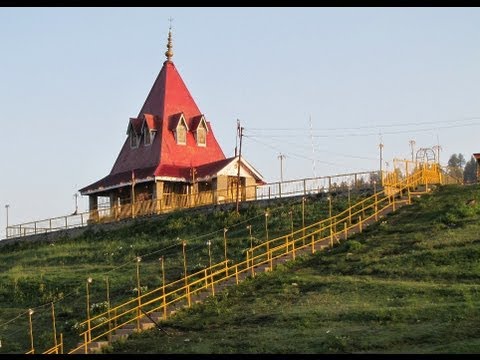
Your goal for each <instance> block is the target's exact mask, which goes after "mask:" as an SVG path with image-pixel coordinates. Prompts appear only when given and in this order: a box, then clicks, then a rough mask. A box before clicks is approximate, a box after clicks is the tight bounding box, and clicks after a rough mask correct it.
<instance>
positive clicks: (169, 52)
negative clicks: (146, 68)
mask: <svg viewBox="0 0 480 360" xmlns="http://www.w3.org/2000/svg"><path fill="white" fill-rule="evenodd" d="M168 21H170V27H169V28H168V42H167V51H166V52H165V56H166V57H167V61H169V62H170V61H172V57H173V51H172V21H173V19H172V18H169V19H168Z"/></svg>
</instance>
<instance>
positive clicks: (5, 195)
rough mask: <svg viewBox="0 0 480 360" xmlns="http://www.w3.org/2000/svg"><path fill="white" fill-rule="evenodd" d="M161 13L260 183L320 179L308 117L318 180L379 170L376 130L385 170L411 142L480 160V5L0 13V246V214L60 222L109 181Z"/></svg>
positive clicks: (146, 86)
mask: <svg viewBox="0 0 480 360" xmlns="http://www.w3.org/2000/svg"><path fill="white" fill-rule="evenodd" d="M169 17H173V18H174V21H173V42H174V48H173V51H174V54H175V55H174V57H173V61H174V62H175V65H176V67H177V69H178V70H179V72H180V74H181V76H182V78H183V80H184V81H185V83H186V85H187V87H188V88H189V90H190V92H191V94H192V96H193V97H194V98H195V100H196V103H197V105H198V106H199V108H200V110H201V111H202V112H203V113H204V114H205V115H206V117H207V119H208V120H209V121H210V122H211V124H212V126H213V129H214V132H215V135H216V137H217V140H218V141H219V143H220V145H221V146H222V148H223V150H224V152H225V154H226V155H227V156H232V155H233V149H234V146H235V127H236V120H237V119H240V120H241V122H242V126H244V127H245V135H246V136H247V137H246V138H245V139H244V144H243V154H244V155H245V157H246V159H247V160H248V161H249V162H250V163H252V164H253V165H254V166H255V167H256V168H257V169H258V170H259V171H260V172H261V173H262V174H263V175H264V177H265V178H266V180H267V181H277V180H278V179H279V176H280V162H279V160H278V158H277V157H278V154H279V153H280V152H281V153H283V154H285V155H286V156H287V157H286V159H285V160H284V178H285V179H296V178H303V177H311V176H313V166H312V152H313V151H312V142H311V138H310V135H309V134H310V132H309V126H310V125H309V117H311V119H312V126H313V133H314V135H315V136H316V137H314V139H313V147H314V148H315V150H314V152H313V154H314V155H315V158H316V161H315V172H316V175H317V176H321V175H333V174H338V173H346V172H354V171H368V170H377V169H378V167H379V160H378V157H379V151H378V144H379V142H380V136H379V134H380V133H382V139H383V143H384V159H385V160H386V161H389V162H390V164H391V160H392V159H393V158H394V157H398V158H409V157H410V147H409V140H411V139H413V140H415V141H416V144H417V145H416V147H417V148H419V147H431V146H434V145H436V144H437V139H438V141H439V143H440V145H441V146H442V150H443V151H442V152H441V159H440V160H441V162H442V163H443V164H445V163H446V161H447V160H448V157H449V156H450V155H451V154H452V153H459V152H460V153H463V154H464V155H465V157H466V158H467V159H469V158H470V156H471V154H472V153H474V152H480V144H478V140H477V139H478V138H479V135H478V131H479V130H480V126H479V125H480V102H479V100H478V99H479V96H478V95H479V89H478V87H479V85H478V84H480V9H479V8H1V9H0V43H1V44H2V51H1V54H2V56H0V110H1V113H0V116H1V120H0V124H1V133H2V137H3V139H4V141H2V142H0V153H1V155H2V157H1V159H2V160H1V161H0V168H1V173H2V176H1V180H0V184H1V186H0V205H1V208H0V210H1V212H2V215H1V216H0V229H1V230H0V238H3V235H4V227H5V208H4V207H5V204H10V210H9V215H10V216H9V217H10V219H9V220H10V223H11V224H16V223H19V222H26V221H33V220H40V219H43V218H48V217H52V216H60V215H65V214H68V213H71V212H72V211H73V210H74V198H73V194H74V193H75V192H76V190H78V189H79V188H81V187H83V186H85V185H88V184H90V183H91V182H93V181H96V180H98V179H100V178H101V177H103V176H105V175H107V174H108V173H109V172H110V170H111V167H112V165H113V163H114V161H115V159H116V157H117V155H118V152H119V151H120V148H121V146H122V144H123V142H124V140H125V137H126V134H125V131H126V127H127V123H128V119H129V117H134V116H136V115H137V114H138V111H139V110H140V108H141V106H142V104H143V101H144V100H145V98H146V96H147V94H148V92H149V90H150V87H151V86H152V84H153V81H154V80H155V78H156V76H157V75H158V72H159V71H160V68H161V66H162V63H163V61H164V59H165V57H164V52H165V50H166V47H165V44H166V37H167V33H168V26H169V22H168V18H169ZM469 119H471V120H469ZM282 129H283V130H282ZM285 129H290V130H285ZM332 129H334V130H332ZM335 129H336V130H335ZM390 166H391V165H390ZM79 206H80V210H86V209H87V200H86V198H85V199H82V200H81V201H80V202H79Z"/></svg>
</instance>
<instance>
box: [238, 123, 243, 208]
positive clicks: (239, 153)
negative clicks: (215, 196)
mask: <svg viewBox="0 0 480 360" xmlns="http://www.w3.org/2000/svg"><path fill="white" fill-rule="evenodd" d="M237 121H238V129H239V130H238V135H239V137H240V150H239V152H238V171H237V213H238V197H239V195H240V166H241V159H242V138H243V127H241V126H240V120H237Z"/></svg>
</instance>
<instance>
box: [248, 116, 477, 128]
mask: <svg viewBox="0 0 480 360" xmlns="http://www.w3.org/2000/svg"><path fill="white" fill-rule="evenodd" d="M472 120H480V117H478V116H472V117H467V118H463V119H456V120H442V121H423V122H414V123H401V124H380V125H366V126H357V127H344V128H340V127H335V128H317V129H314V130H319V131H336V130H341V131H344V130H361V129H377V128H389V127H404V126H419V125H431V124H443V123H452V122H463V121H472ZM248 130H260V131H270V130H278V131H292V130H301V131H308V129H305V128H248Z"/></svg>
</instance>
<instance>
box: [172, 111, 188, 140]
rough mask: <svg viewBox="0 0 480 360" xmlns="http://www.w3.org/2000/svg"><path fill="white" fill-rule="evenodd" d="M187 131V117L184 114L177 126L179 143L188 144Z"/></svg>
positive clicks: (176, 138) (176, 131) (176, 134)
mask: <svg viewBox="0 0 480 360" xmlns="http://www.w3.org/2000/svg"><path fill="white" fill-rule="evenodd" d="M187 131H188V126H187V122H186V121H185V117H184V116H183V114H182V115H181V116H180V119H179V120H178V123H177V126H176V127H175V140H176V141H177V144H178V145H186V144H187Z"/></svg>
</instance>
